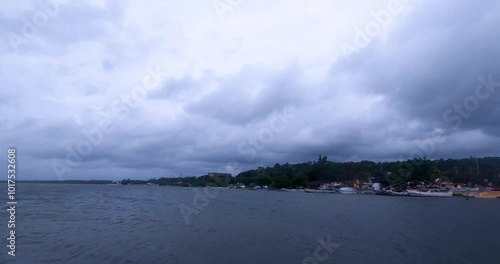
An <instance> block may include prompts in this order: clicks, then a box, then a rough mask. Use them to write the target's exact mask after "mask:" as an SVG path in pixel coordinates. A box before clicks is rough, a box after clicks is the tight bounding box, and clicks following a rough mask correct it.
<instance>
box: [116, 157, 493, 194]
mask: <svg viewBox="0 0 500 264" xmlns="http://www.w3.org/2000/svg"><path fill="white" fill-rule="evenodd" d="M438 178H440V179H441V180H442V181H450V182H454V183H455V184H469V183H473V184H479V185H483V186H488V185H492V186H500V157H484V158H477V159H476V158H472V157H470V158H464V159H446V160H445V159H437V160H430V159H427V158H425V157H424V158H415V159H412V160H406V161H391V162H373V161H359V162H334V161H329V160H328V157H327V156H321V155H319V157H318V160H316V161H308V162H303V163H298V164H289V163H285V164H279V163H276V164H275V165H274V166H272V167H266V168H263V167H259V168H256V169H254V170H249V171H245V172H241V173H239V174H238V175H236V176H235V177H232V176H231V175H229V174H224V173H218V174H214V175H210V176H209V175H204V176H201V177H184V178H160V179H153V180H149V181H137V180H135V181H132V180H123V181H122V184H128V183H132V184H134V183H143V182H151V183H156V184H159V185H178V186H227V185H229V184H236V183H242V184H245V185H247V186H251V185H255V186H257V185H258V186H264V185H267V186H269V187H274V188H287V187H299V186H300V187H306V186H308V185H311V184H319V183H323V182H349V181H354V180H360V181H365V182H368V181H369V180H370V179H371V180H372V181H373V182H385V183H387V184H397V183H402V182H408V181H425V182H434V181H435V180H436V179H438Z"/></svg>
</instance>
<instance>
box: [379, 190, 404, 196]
mask: <svg viewBox="0 0 500 264" xmlns="http://www.w3.org/2000/svg"><path fill="white" fill-rule="evenodd" d="M382 192H383V193H384V194H385V195H390V196H408V195H409V193H408V191H407V190H401V191H399V192H398V191H395V190H393V189H383V190H382Z"/></svg>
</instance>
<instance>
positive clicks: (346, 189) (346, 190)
mask: <svg viewBox="0 0 500 264" xmlns="http://www.w3.org/2000/svg"><path fill="white" fill-rule="evenodd" d="M339 193H341V194H355V193H358V192H357V191H356V189H354V188H352V187H342V188H340V189H339Z"/></svg>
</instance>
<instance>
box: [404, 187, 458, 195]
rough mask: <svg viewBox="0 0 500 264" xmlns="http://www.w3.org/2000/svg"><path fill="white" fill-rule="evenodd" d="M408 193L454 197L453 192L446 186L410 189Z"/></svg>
mask: <svg viewBox="0 0 500 264" xmlns="http://www.w3.org/2000/svg"><path fill="white" fill-rule="evenodd" d="M407 192H408V195H410V196H417V197H452V196H453V192H452V191H450V190H448V189H444V188H422V189H408V190H407Z"/></svg>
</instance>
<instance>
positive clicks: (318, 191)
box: [304, 188, 337, 193]
mask: <svg viewBox="0 0 500 264" xmlns="http://www.w3.org/2000/svg"><path fill="white" fill-rule="evenodd" d="M304 192H306V193H337V191H336V190H326V189H324V190H322V189H307V188H306V189H304Z"/></svg>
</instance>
